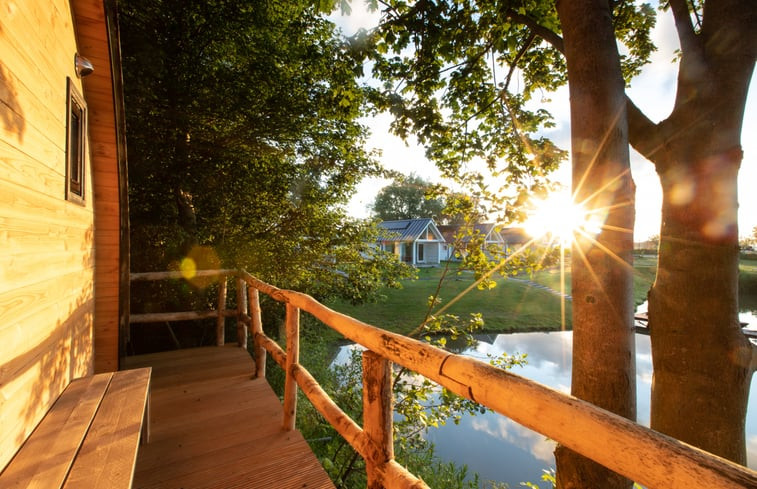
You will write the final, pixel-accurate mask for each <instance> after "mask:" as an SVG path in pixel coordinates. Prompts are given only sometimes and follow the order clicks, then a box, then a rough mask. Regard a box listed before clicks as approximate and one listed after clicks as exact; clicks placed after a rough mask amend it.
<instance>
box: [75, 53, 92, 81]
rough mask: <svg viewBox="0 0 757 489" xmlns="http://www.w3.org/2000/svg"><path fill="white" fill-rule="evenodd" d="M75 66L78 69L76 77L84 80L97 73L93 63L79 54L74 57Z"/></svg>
mask: <svg viewBox="0 0 757 489" xmlns="http://www.w3.org/2000/svg"><path fill="white" fill-rule="evenodd" d="M74 66H75V67H76V75H77V76H78V77H79V78H84V77H85V76H87V75H89V74H91V73H92V72H93V71H95V68H94V66H92V63H90V61H89V60H88V59H87V58H85V57H84V56H80V55H79V53H76V54H75V55H74Z"/></svg>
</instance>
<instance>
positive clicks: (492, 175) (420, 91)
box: [351, 0, 655, 222]
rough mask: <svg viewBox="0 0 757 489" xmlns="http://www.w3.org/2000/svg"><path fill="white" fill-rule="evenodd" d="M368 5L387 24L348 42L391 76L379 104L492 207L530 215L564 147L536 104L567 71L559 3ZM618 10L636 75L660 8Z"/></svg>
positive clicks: (383, 75) (629, 65) (376, 70)
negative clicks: (531, 200)
mask: <svg viewBox="0 0 757 489" xmlns="http://www.w3.org/2000/svg"><path fill="white" fill-rule="evenodd" d="M367 4H368V5H369V6H370V7H371V8H373V9H379V8H380V9H381V14H382V17H381V21H380V24H379V26H378V28H376V29H374V30H371V31H362V32H359V33H358V34H356V35H355V36H354V37H353V38H352V39H351V42H352V49H353V50H354V51H355V52H356V53H357V54H358V55H362V56H365V57H366V58H369V59H370V60H371V61H372V62H373V75H374V77H376V78H378V79H379V80H381V81H382V82H383V85H382V86H381V87H380V88H379V89H376V90H375V91H374V92H373V93H372V98H371V100H372V101H373V103H374V104H375V106H376V108H377V109H378V110H386V111H389V112H391V113H392V115H394V122H393V125H392V129H393V131H394V132H395V133H396V134H398V135H399V136H401V137H406V136H407V135H408V134H410V133H411V132H412V133H413V134H414V135H415V136H416V137H417V138H418V140H419V142H420V143H421V144H423V145H425V146H426V148H427V156H428V157H429V158H430V159H431V160H433V161H434V162H436V163H437V166H438V167H439V168H440V169H441V170H442V172H443V173H444V174H445V175H446V176H450V177H456V178H457V179H458V180H459V181H461V182H463V183H464V184H465V185H466V186H468V188H469V189H470V191H471V192H472V193H473V195H474V196H475V197H476V198H477V199H478V200H479V202H481V203H482V204H483V203H487V204H488V206H487V213H489V214H494V213H499V214H500V215H501V216H502V217H503V219H500V220H502V221H505V222H507V221H509V220H511V219H516V218H522V217H523V212H524V210H525V204H526V203H527V198H528V196H529V195H531V194H537V195H541V194H544V193H545V192H546V191H547V190H548V189H549V188H550V185H549V183H548V181H547V180H546V174H547V173H548V172H550V171H551V170H553V169H555V168H556V167H557V165H558V164H559V162H560V161H561V160H562V159H563V158H564V157H565V152H564V151H562V150H560V149H558V148H557V147H556V146H555V145H554V144H553V143H552V142H550V141H549V140H548V139H547V138H544V137H542V136H540V135H538V132H539V131H540V130H542V129H544V128H550V127H553V122H552V120H551V116H550V115H549V114H548V113H547V112H546V111H545V110H544V109H543V108H534V107H536V106H537V104H536V103H535V102H536V99H537V96H538V95H539V94H540V93H542V91H544V90H553V89H555V88H556V87H558V86H560V85H563V84H564V83H565V82H566V81H567V75H566V68H565V61H564V59H563V56H562V54H561V52H560V49H561V40H560V39H559V37H558V34H559V32H560V23H559V19H558V18H557V14H556V12H555V11H554V4H553V2H546V1H532V2H513V3H505V4H503V3H502V2H494V1H476V2H474V1H462V2H451V1H429V2H408V1H406V0H388V1H382V2H378V1H376V0H371V1H368V2H367ZM613 14H614V19H613V20H614V24H615V26H616V31H617V33H618V36H619V40H620V42H621V43H623V45H624V46H625V47H626V48H627V54H626V55H625V56H624V57H623V68H624V74H625V75H626V79H627V80H628V79H630V78H631V77H632V76H633V75H634V74H636V73H638V72H639V69H640V67H641V65H642V64H643V63H644V62H645V61H646V60H647V58H648V56H649V53H650V52H651V51H652V50H653V49H654V46H653V45H652V43H651V40H650V38H649V29H650V28H651V26H653V25H654V21H655V17H654V11H653V9H651V8H650V7H649V6H648V5H637V4H635V3H629V2H617V3H615V8H614V10H613ZM540 36H541V37H540ZM487 172H488V175H487V176H486V178H485V177H484V175H486V174H487Z"/></svg>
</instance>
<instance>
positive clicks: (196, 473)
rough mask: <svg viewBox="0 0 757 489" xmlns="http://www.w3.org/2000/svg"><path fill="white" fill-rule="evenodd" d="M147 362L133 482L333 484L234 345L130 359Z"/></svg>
mask: <svg viewBox="0 0 757 489" xmlns="http://www.w3.org/2000/svg"><path fill="white" fill-rule="evenodd" d="M144 366H150V367H152V369H153V370H152V384H151V389H152V390H151V406H150V410H151V426H150V442H149V443H148V444H145V445H142V446H141V447H140V449H139V455H138V458H137V467H136V473H135V475H134V486H133V487H135V488H163V489H170V488H177V489H178V488H185V489H189V488H211V487H212V488H227V489H231V488H255V489H258V488H260V489H266V488H276V489H289V488H292V489H293V488H298V489H303V488H308V489H317V488H331V489H333V487H334V485H333V484H332V483H331V481H330V480H329V478H328V476H327V475H326V472H325V471H324V470H323V468H322V467H321V465H320V464H319V462H318V460H317V459H316V457H315V455H313V452H312V451H311V450H310V448H309V447H308V445H307V443H306V442H305V440H304V439H303V438H302V435H300V433H299V432H298V431H290V432H285V431H283V430H282V429H281V423H282V408H281V402H280V401H279V399H278V397H277V396H276V395H275V394H274V392H273V390H272V389H271V387H270V386H269V385H268V384H267V383H266V382H265V381H264V380H262V379H251V374H252V373H253V372H254V363H253V361H252V358H251V357H250V355H249V354H248V353H247V352H246V351H244V350H242V349H240V348H238V347H236V346H224V347H207V348H194V349H187V350H178V351H172V352H163V353H155V354H150V355H140V356H136V357H129V358H128V359H127V361H126V362H125V365H124V368H127V369H128V368H137V367H144Z"/></svg>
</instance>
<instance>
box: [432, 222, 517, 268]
mask: <svg viewBox="0 0 757 489" xmlns="http://www.w3.org/2000/svg"><path fill="white" fill-rule="evenodd" d="M438 228H439V232H441V233H442V236H443V237H444V240H445V244H444V246H443V247H442V259H443V260H453V261H458V260H460V259H462V257H463V256H465V254H466V253H467V252H468V246H469V244H470V242H471V239H472V238H473V236H476V235H478V236H481V237H483V244H482V247H483V249H484V251H487V250H496V251H497V253H503V252H504V251H505V249H506V243H505V240H504V239H503V237H502V235H501V234H500V232H499V228H498V227H497V226H496V225H495V224H492V223H483V224H475V225H473V226H470V227H468V228H466V227H465V226H462V225H459V224H450V225H443V226H439V227H438ZM467 231H470V232H467ZM487 253H488V252H487Z"/></svg>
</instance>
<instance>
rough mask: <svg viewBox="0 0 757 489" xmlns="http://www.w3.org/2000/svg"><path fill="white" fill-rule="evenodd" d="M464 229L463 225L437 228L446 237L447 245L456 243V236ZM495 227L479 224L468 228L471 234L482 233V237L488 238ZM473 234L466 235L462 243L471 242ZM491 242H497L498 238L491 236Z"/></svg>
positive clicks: (488, 224) (493, 225)
mask: <svg viewBox="0 0 757 489" xmlns="http://www.w3.org/2000/svg"><path fill="white" fill-rule="evenodd" d="M464 227H465V226H463V225H461V224H446V225H439V226H437V228H439V232H440V233H442V236H444V240H445V241H446V242H447V243H454V242H455V235H456V234H457V233H458V232H459V231H460V229H462V228H464ZM494 227H495V224H493V223H478V224H474V225H473V226H469V227H468V228H469V229H470V231H471V234H475V233H480V234H481V235H482V236H485V237H488V236H489V233H491V232H492V230H494ZM471 234H468V233H466V234H465V235H464V236H462V242H463V243H467V242H469V241H470V240H471V237H472V236H471ZM490 241H497V238H496V237H494V236H491V237H490Z"/></svg>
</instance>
